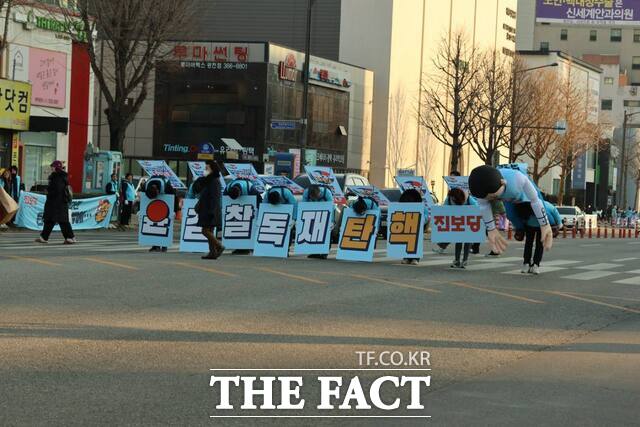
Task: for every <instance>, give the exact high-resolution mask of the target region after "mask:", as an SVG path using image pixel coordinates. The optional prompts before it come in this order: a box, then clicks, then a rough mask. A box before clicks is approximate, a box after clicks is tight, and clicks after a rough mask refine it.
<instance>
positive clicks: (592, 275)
mask: <svg viewBox="0 0 640 427" xmlns="http://www.w3.org/2000/svg"><path fill="white" fill-rule="evenodd" d="M614 274H620V273H619V272H617V271H585V272H584V273H578V274H572V275H570V276H563V277H562V278H563V279H571V280H593V279H601V278H603V277H607V276H613V275H614Z"/></svg>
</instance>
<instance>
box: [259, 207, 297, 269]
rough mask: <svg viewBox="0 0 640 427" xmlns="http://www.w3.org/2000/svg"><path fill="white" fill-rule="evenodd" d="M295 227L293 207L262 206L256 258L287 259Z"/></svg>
mask: <svg viewBox="0 0 640 427" xmlns="http://www.w3.org/2000/svg"><path fill="white" fill-rule="evenodd" d="M292 225H293V205H272V204H270V203H263V204H261V205H260V212H259V215H258V230H257V233H256V242H255V246H254V248H253V255H254V256H264V257H274V258H286V257H287V256H288V255H289V237H290V235H291V227H292Z"/></svg>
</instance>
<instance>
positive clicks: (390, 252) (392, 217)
mask: <svg viewBox="0 0 640 427" xmlns="http://www.w3.org/2000/svg"><path fill="white" fill-rule="evenodd" d="M424 210H425V208H424V205H423V204H422V203H391V204H390V205H389V209H388V211H387V256H388V257H389V258H397V259H403V258H422V255H423V252H424V220H425V214H424Z"/></svg>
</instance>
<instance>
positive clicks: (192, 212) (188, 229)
mask: <svg viewBox="0 0 640 427" xmlns="http://www.w3.org/2000/svg"><path fill="white" fill-rule="evenodd" d="M196 203H198V200H197V199H184V200H183V202H182V222H181V227H180V252H193V253H207V252H209V243H208V242H207V239H206V238H205V237H204V235H203V234H202V228H201V227H198V225H197V224H198V213H197V212H196V209H195V206H196Z"/></svg>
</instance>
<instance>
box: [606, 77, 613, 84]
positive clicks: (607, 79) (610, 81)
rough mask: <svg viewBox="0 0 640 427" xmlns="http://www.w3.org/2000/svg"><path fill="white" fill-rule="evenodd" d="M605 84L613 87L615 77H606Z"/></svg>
mask: <svg viewBox="0 0 640 427" xmlns="http://www.w3.org/2000/svg"><path fill="white" fill-rule="evenodd" d="M604 84H606V85H612V84H613V77H605V78H604Z"/></svg>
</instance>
